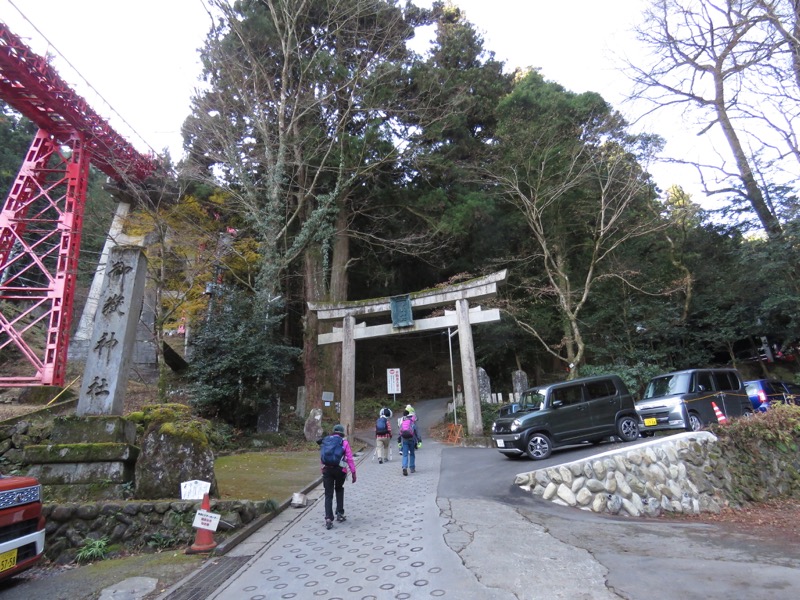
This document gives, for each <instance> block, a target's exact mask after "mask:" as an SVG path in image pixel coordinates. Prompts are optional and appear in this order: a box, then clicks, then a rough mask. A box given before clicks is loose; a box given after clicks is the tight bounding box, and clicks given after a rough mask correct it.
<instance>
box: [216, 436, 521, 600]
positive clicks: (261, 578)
mask: <svg viewBox="0 0 800 600" xmlns="http://www.w3.org/2000/svg"><path fill="white" fill-rule="evenodd" d="M441 452H442V446H441V445H440V444H437V443H436V442H433V441H428V440H426V441H425V442H424V445H423V449H422V450H420V451H418V453H417V471H416V473H413V474H409V475H408V476H403V474H402V472H401V469H400V461H399V459H398V453H397V452H396V451H395V453H394V460H392V461H391V462H386V463H384V464H378V463H377V461H374V460H372V458H371V453H372V448H370V447H367V449H366V450H365V451H364V452H363V453H362V456H361V457H360V464H359V465H358V467H357V472H358V481H357V483H356V484H355V485H354V484H352V483H351V482H350V481H349V480H348V482H347V483H346V484H345V513H346V515H347V521H345V522H343V523H335V524H334V528H333V529H331V530H326V529H325V519H324V510H323V499H324V496H323V493H322V487H321V486H319V487H318V488H315V490H314V491H313V492H312V493H311V494H310V497H309V500H310V502H309V506H308V507H307V508H306V509H303V510H302V513H300V514H298V513H296V512H295V513H294V514H293V513H292V512H291V511H296V510H297V509H291V508H290V509H287V511H286V513H288V514H286V516H285V519H284V520H283V522H282V523H281V522H272V523H270V524H268V525H267V526H265V527H264V528H262V530H260V531H259V532H258V533H256V534H255V535H254V536H251V537H250V538H248V540H247V541H246V542H245V543H243V544H240V545H239V546H237V547H236V548H234V549H233V550H232V551H231V552H230V553H229V554H228V555H227V556H229V557H231V558H235V557H237V556H239V557H242V556H248V554H251V558H249V560H248V561H247V563H246V564H245V565H244V566H243V567H242V568H240V569H239V570H238V571H237V572H236V573H235V574H234V575H233V576H231V577H230V578H229V579H227V580H226V581H225V582H224V583H223V584H222V585H220V586H219V587H218V588H217V589H216V590H214V591H213V592H210V593H209V592H208V590H207V596H205V597H206V598H208V599H209V600H211V599H214V600H243V599H247V600H265V599H267V598H269V599H278V598H280V599H282V600H283V599H290V598H297V599H306V598H325V599H331V600H333V599H336V598H342V599H345V598H346V599H348V600H350V599H355V598H359V599H377V598H387V599H388V598H392V599H397V600H403V599H406V598H423V597H425V598H427V597H430V598H445V599H446V598H453V599H456V598H457V599H459V600H461V599H464V598H482V599H483V598H485V599H497V600H506V599H508V600H511V599H513V598H515V597H516V596H515V594H512V593H509V592H505V591H502V590H496V589H489V588H487V587H486V586H484V585H482V584H481V583H480V582H479V581H478V580H477V578H476V577H475V575H474V574H473V573H472V572H470V570H469V569H467V568H466V567H465V566H464V564H463V563H462V561H461V559H460V558H459V556H458V554H456V552H454V551H453V550H451V549H450V548H449V547H448V546H447V544H446V543H445V538H444V534H445V527H446V525H447V523H446V521H445V518H444V517H443V516H441V515H440V511H439V507H438V506H437V500H436V490H437V487H438V483H439V468H440V463H441Z"/></svg>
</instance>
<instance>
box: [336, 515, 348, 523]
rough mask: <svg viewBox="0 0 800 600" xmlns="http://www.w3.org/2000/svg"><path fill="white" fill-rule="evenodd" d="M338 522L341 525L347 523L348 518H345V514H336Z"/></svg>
mask: <svg viewBox="0 0 800 600" xmlns="http://www.w3.org/2000/svg"><path fill="white" fill-rule="evenodd" d="M336 520H337V521H339V522H340V523H341V522H342V521H346V520H347V517H345V516H344V513H336Z"/></svg>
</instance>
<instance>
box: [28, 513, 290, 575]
mask: <svg viewBox="0 0 800 600" xmlns="http://www.w3.org/2000/svg"><path fill="white" fill-rule="evenodd" d="M199 508H200V501H185V500H177V501H169V500H164V501H153V502H90V503H83V504H79V503H71V504H45V505H44V507H43V510H42V512H43V515H44V517H45V519H46V520H47V525H46V529H45V556H46V557H47V558H48V559H49V560H51V561H54V562H57V563H70V562H73V561H74V560H75V556H76V554H77V553H78V551H79V550H80V548H81V547H82V546H83V545H84V543H85V542H86V541H87V540H100V539H103V538H105V539H106V541H107V543H108V546H109V548H110V549H112V550H114V549H121V550H125V551H143V550H145V551H146V550H148V549H152V550H161V549H164V548H171V547H189V546H191V544H192V543H193V542H194V540H195V535H196V532H197V530H196V529H195V528H193V527H192V523H193V521H194V517H195V514H196V513H197V511H198V509H199ZM274 510H275V505H274V503H272V502H270V501H260V502H253V501H249V500H211V512H214V513H217V514H219V515H220V524H219V528H218V529H217V531H216V532H215V533H214V541H215V542H217V543H218V544H219V543H221V542H222V541H224V540H225V538H227V537H229V536H230V535H231V534H233V533H235V532H236V531H238V530H240V529H241V528H242V527H244V526H245V525H247V524H248V523H250V522H252V521H253V520H254V519H256V518H258V517H260V516H261V515H263V514H266V513H269V512H272V511H274Z"/></svg>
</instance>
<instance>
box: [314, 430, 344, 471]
mask: <svg viewBox="0 0 800 600" xmlns="http://www.w3.org/2000/svg"><path fill="white" fill-rule="evenodd" d="M319 457H320V460H321V461H322V464H323V465H325V466H326V467H338V466H339V465H340V463H341V462H342V459H343V458H344V438H342V436H340V435H336V434H333V435H329V436H328V437H326V438H325V439H324V440H322V447H321V448H320V451H319Z"/></svg>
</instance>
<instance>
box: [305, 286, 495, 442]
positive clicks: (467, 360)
mask: <svg viewBox="0 0 800 600" xmlns="http://www.w3.org/2000/svg"><path fill="white" fill-rule="evenodd" d="M505 278H506V271H505V270H503V271H499V272H497V273H494V274H492V275H487V276H486V277H481V278H478V279H474V280H471V281H468V282H465V283H461V284H456V285H452V286H447V287H446V288H442V289H437V290H428V291H423V292H416V293H414V294H410V295H409V296H410V304H411V309H412V310H413V309H429V308H434V307H437V306H445V305H449V304H455V308H456V310H455V313H453V314H449V315H448V314H445V316H444V317H431V318H427V319H421V320H415V321H414V322H413V324H412V325H411V326H408V327H402V328H399V327H394V326H393V325H391V324H388V325H371V326H357V325H356V317H358V316H360V317H364V316H370V317H375V316H380V315H386V314H390V313H391V299H390V298H378V299H376V300H368V301H355V302H340V303H321V302H309V303H308V307H309V309H310V310H313V311H315V312H316V313H317V317H318V320H319V322H320V323H322V322H330V321H338V320H340V319H341V322H342V328H341V329H338V330H337V329H336V328H334V331H333V332H331V333H323V334H319V335H318V337H317V343H318V344H320V345H322V344H333V343H341V344H342V382H341V400H340V401H341V407H342V409H341V415H340V417H341V422H342V424H343V425H344V426H345V428H346V431H347V432H348V433H350V432H351V431H352V429H353V427H354V422H355V355H356V352H355V342H356V340H357V339H365V338H369V337H379V336H385V335H395V334H404V333H413V332H416V331H425V330H431V329H447V328H448V327H452V326H457V327H458V336H459V349H460V353H461V375H462V379H463V384H464V403H465V406H466V409H467V432H468V434H469V435H473V436H479V435H482V434H483V422H482V419H481V408H480V406H481V405H480V396H479V391H478V370H477V367H476V365H475V350H474V347H473V344H472V325H473V324H476V323H487V322H490V321H499V320H500V311H498V310H496V309H495V310H489V311H481V310H470V307H469V301H470V300H472V301H479V300H481V299H486V298H491V297H493V296H495V295H496V294H497V286H498V284H499V283H502V282H503V281H505ZM453 384H455V382H453Z"/></svg>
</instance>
